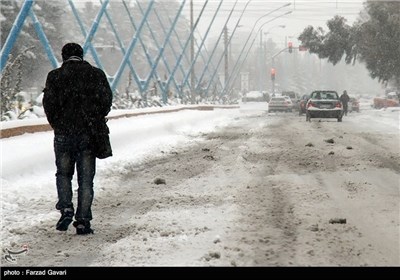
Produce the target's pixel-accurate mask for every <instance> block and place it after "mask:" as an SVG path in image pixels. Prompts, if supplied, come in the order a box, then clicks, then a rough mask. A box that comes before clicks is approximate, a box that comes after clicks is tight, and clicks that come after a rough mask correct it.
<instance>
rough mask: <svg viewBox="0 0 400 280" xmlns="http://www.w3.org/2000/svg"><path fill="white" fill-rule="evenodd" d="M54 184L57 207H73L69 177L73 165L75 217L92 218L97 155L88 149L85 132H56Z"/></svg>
mask: <svg viewBox="0 0 400 280" xmlns="http://www.w3.org/2000/svg"><path fill="white" fill-rule="evenodd" d="M54 152H55V156H56V166H57V173H56V185H57V193H58V202H57V204H56V209H58V210H63V209H65V208H72V209H73V208H74V206H73V203H72V177H73V175H74V170H75V165H76V171H77V175H78V185H79V188H78V208H77V210H76V213H75V219H76V220H77V221H90V220H91V219H92V210H91V207H92V202H93V194H94V192H93V179H94V175H95V173H96V157H95V156H94V155H93V153H92V152H91V150H90V149H89V136H88V135H72V136H70V135H68V136H66V135H55V136H54Z"/></svg>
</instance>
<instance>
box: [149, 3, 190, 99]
mask: <svg viewBox="0 0 400 280" xmlns="http://www.w3.org/2000/svg"><path fill="white" fill-rule="evenodd" d="M154 14H155V15H156V17H157V20H158V22H159V23H160V25H161V26H162V25H163V23H162V21H161V18H160V16H159V15H158V13H157V11H156V10H154ZM168 19H169V20H170V18H169V17H168ZM170 25H172V20H170ZM161 29H162V31H163V33H164V36H167V34H168V32H167V31H166V30H165V29H164V28H161ZM152 33H153V32H152ZM174 33H176V30H175V29H174ZM153 39H154V40H155V38H154V37H153ZM168 45H169V46H170V48H171V50H172V53H173V55H174V57H175V59H178V55H177V54H176V50H175V48H174V46H173V45H172V44H171V41H168ZM163 60H164V64H165V68H167V71H168V75H170V74H171V68H170V67H169V64H168V62H167V61H166V59H165V56H163ZM180 69H181V71H182V72H183V69H182V66H180ZM173 82H174V85H175V88H176V90H177V91H179V90H180V89H179V86H178V83H177V82H176V79H175V77H174V79H173ZM165 91H166V92H168V88H165Z"/></svg>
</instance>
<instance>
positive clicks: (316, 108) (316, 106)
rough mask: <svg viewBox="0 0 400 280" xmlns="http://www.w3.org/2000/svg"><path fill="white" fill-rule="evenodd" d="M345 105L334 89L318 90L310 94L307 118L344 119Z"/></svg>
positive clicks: (339, 120)
mask: <svg viewBox="0 0 400 280" xmlns="http://www.w3.org/2000/svg"><path fill="white" fill-rule="evenodd" d="M342 117H343V105H342V102H340V99H339V95H338V93H337V92H336V91H333V90H317V91H313V92H312V93H311V94H310V99H309V100H308V101H307V105H306V120H307V121H311V119H312V118H335V119H337V120H338V122H341V121H342Z"/></svg>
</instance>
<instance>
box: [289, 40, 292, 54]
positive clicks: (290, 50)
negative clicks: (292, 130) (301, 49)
mask: <svg viewBox="0 0 400 280" xmlns="http://www.w3.org/2000/svg"><path fill="white" fill-rule="evenodd" d="M288 48H289V53H292V52H293V43H292V42H289V44H288Z"/></svg>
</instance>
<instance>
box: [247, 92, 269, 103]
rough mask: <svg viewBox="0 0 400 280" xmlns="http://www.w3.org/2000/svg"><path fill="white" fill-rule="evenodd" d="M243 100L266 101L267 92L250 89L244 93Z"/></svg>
mask: <svg viewBox="0 0 400 280" xmlns="http://www.w3.org/2000/svg"><path fill="white" fill-rule="evenodd" d="M242 101H243V102H266V101H267V96H266V93H264V92H261V91H249V92H247V93H245V94H244V96H243V98H242Z"/></svg>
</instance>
